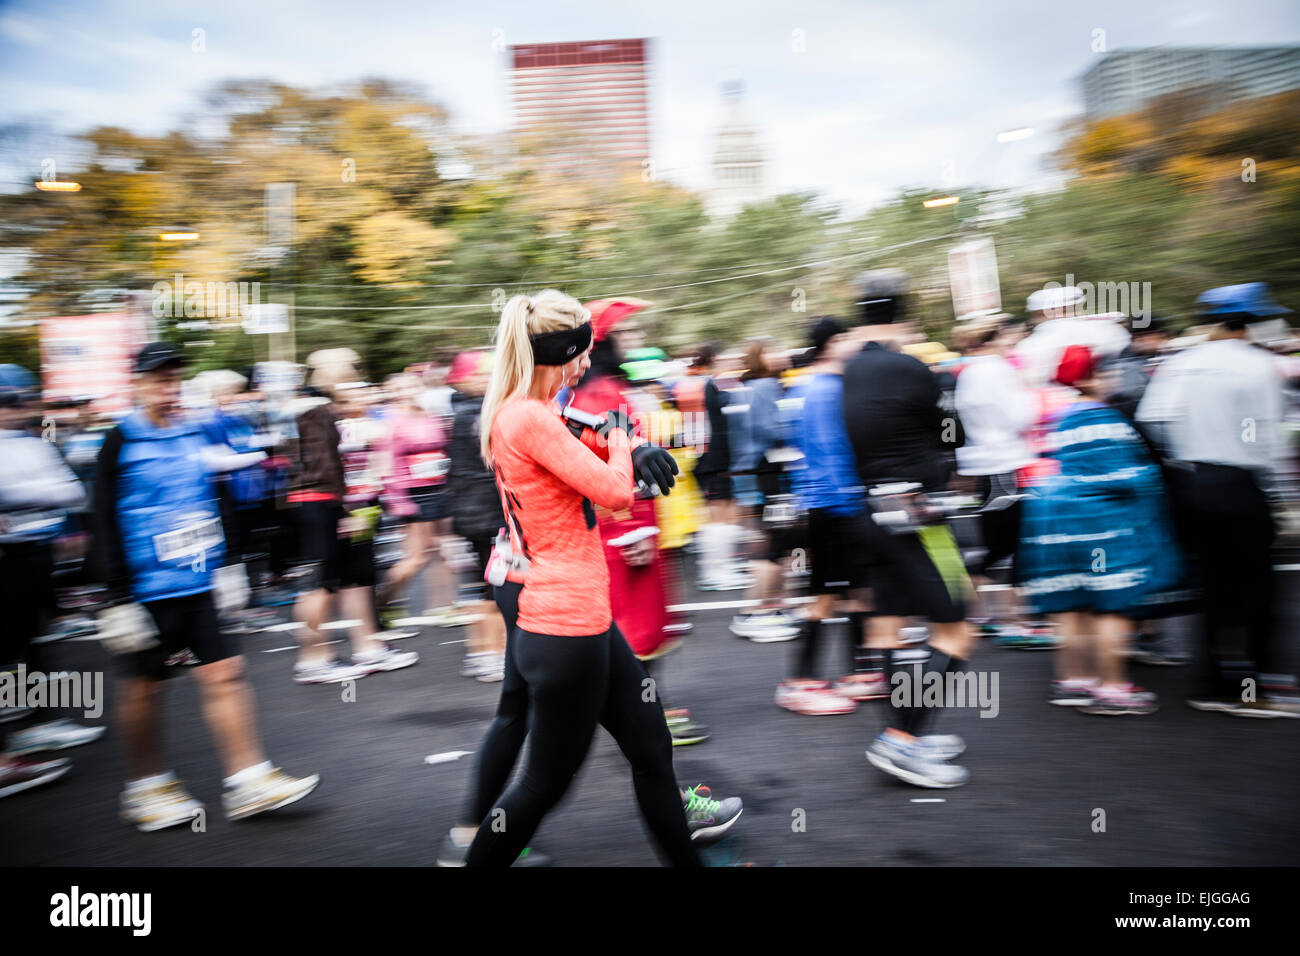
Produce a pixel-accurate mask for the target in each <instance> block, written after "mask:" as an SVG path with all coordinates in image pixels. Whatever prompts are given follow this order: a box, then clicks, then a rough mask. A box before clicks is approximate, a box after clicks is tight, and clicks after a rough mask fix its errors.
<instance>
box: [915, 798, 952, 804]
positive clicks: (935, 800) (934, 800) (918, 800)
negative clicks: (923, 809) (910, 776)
mask: <svg viewBox="0 0 1300 956" xmlns="http://www.w3.org/2000/svg"><path fill="white" fill-rule="evenodd" d="M912 802H913V803H947V802H948V801H947V800H945V799H944V798H943V797H913V798H912Z"/></svg>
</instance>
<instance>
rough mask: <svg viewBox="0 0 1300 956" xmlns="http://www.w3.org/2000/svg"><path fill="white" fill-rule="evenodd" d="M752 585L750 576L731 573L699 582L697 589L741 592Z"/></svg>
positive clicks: (752, 580) (752, 581)
mask: <svg viewBox="0 0 1300 956" xmlns="http://www.w3.org/2000/svg"><path fill="white" fill-rule="evenodd" d="M753 584H754V579H753V577H752V576H749V575H743V574H736V573H734V572H732V573H727V574H721V575H718V576H717V577H713V578H706V579H704V580H702V581H700V584H699V588H700V590H701V591H743V590H745V589H746V588H748V587H751V586H753Z"/></svg>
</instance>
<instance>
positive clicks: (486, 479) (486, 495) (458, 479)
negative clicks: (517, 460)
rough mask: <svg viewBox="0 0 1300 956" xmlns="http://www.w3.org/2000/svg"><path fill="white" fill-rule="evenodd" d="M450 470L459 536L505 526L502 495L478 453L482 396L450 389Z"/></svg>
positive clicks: (489, 532)
mask: <svg viewBox="0 0 1300 956" xmlns="http://www.w3.org/2000/svg"><path fill="white" fill-rule="evenodd" d="M451 408H452V414H453V415H454V416H455V417H454V418H453V419H452V425H451V446H450V457H451V472H450V473H449V474H448V476H447V482H448V491H449V492H450V494H451V520H452V529H453V530H454V531H455V532H456V534H458V535H460V536H461V537H462V538H470V539H474V538H481V537H484V536H485V535H487V536H490V535H495V534H496V533H497V531H498V530H499V529H501V528H504V527H505V524H506V519H505V515H504V514H503V513H502V511H501V496H500V495H499V494H498V493H497V483H496V478H495V476H494V475H493V474H492V471H491V469H489V468H487V467H486V466H485V465H484V464H483V458H482V456H481V455H480V454H479V414H480V413H481V412H482V410H483V399H482V398H477V397H475V396H472V395H466V394H464V393H463V392H452V395H451Z"/></svg>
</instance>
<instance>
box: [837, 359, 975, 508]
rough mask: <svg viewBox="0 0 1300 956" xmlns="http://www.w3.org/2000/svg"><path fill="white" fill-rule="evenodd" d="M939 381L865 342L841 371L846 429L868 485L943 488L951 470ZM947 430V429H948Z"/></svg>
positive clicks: (918, 366)
mask: <svg viewBox="0 0 1300 956" xmlns="http://www.w3.org/2000/svg"><path fill="white" fill-rule="evenodd" d="M941 400H942V392H941V389H940V388H939V382H938V381H937V380H936V379H935V377H934V375H933V373H931V371H930V370H929V369H928V368H926V367H925V364H924V363H922V362H919V361H917V360H916V359H914V358H912V357H911V356H910V355H906V354H904V353H902V352H895V351H892V350H891V349H887V348H884V347H883V346H881V345H880V343H878V342H868V343H867V344H866V345H865V346H864V347H863V349H862V351H861V352H859V353H858V354H857V356H856V357H855V358H854V359H853V360H852V361H851V362H849V364H848V365H847V366H846V367H845V369H844V427H845V430H846V431H847V432H848V436H849V442H850V443H851V444H852V445H853V454H854V455H855V456H856V457H857V460H858V473H859V474H860V475H861V476H862V482H863V484H865V485H867V486H868V487H870V486H871V485H874V484H880V483H881V482H883V481H888V480H895V481H918V482H920V483H921V484H923V485H924V486H925V487H926V488H927V489H928V490H930V491H937V490H939V489H941V488H943V486H944V485H946V484H947V482H948V475H949V474H950V472H951V463H950V460H951V455H950V452H949V447H948V445H947V444H945V442H944V437H945V434H944V433H945V421H944V419H945V417H947V416H945V414H944V411H943V408H942V405H941ZM949 430H951V429H949Z"/></svg>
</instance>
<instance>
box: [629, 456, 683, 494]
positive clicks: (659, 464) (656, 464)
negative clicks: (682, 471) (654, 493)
mask: <svg viewBox="0 0 1300 956" xmlns="http://www.w3.org/2000/svg"><path fill="white" fill-rule="evenodd" d="M632 474H633V476H634V477H635V478H636V480H637V481H641V482H644V483H645V484H647V485H654V486H657V487H658V488H659V493H660V494H661V495H666V494H668V489H670V488H672V486H673V485H675V484H677V479H676V478H674V477H673V475H675V474H677V462H676V461H674V460H673V456H672V455H670V454H668V452H666V451H664V450H663V449H662V448H660V447H659V446H658V445H639V446H637V447H636V448H633V449H632Z"/></svg>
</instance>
